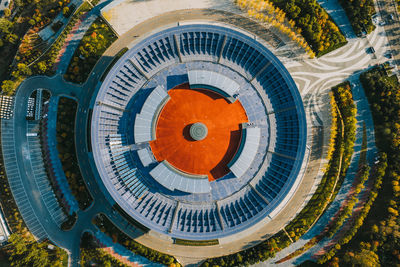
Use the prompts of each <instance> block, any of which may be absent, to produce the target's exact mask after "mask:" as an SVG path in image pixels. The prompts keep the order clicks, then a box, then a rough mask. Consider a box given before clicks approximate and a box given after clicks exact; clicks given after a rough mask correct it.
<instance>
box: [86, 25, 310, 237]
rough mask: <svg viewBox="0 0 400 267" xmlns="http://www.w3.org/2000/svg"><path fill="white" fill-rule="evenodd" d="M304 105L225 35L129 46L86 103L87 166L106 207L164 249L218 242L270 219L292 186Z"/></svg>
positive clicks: (241, 41)
mask: <svg viewBox="0 0 400 267" xmlns="http://www.w3.org/2000/svg"><path fill="white" fill-rule="evenodd" d="M306 139H307V129H306V116H305V111H304V107H303V102H302V99H301V96H300V94H299V92H298V89H297V87H296V85H295V83H294V81H293V79H292V78H291V76H290V75H289V73H288V71H287V70H286V69H285V67H284V66H283V65H282V63H281V62H280V61H279V60H278V59H277V57H276V56H274V55H273V54H272V53H271V52H270V51H269V50H268V49H267V48H266V47H265V46H263V45H262V44H261V43H259V42H258V41H257V40H255V39H254V38H252V37H250V36H248V35H247V34H245V33H243V32H241V31H239V30H235V29H232V28H231V27H229V28H228V27H224V26H216V25H208V24H192V25H184V26H177V27H172V28H168V29H165V30H162V31H159V32H157V33H155V34H153V35H151V36H149V37H147V38H145V39H143V40H141V41H140V42H138V43H136V44H135V45H134V46H133V47H132V48H131V49H130V50H129V51H128V52H126V53H125V54H124V56H123V57H122V58H121V59H120V60H119V61H118V62H117V63H116V64H115V65H114V67H113V68H112V70H111V71H110V72H109V73H108V75H107V77H106V78H105V80H104V82H103V83H102V85H101V88H100V90H99V92H98V94H97V96H96V104H95V106H94V109H93V115H92V121H91V143H92V149H93V156H94V160H95V163H96V167H97V170H98V172H99V174H100V177H101V179H102V182H103V183H104V185H105V186H106V188H107V190H108V192H109V193H110V195H111V196H112V198H113V199H114V200H115V201H116V203H117V204H118V205H119V206H120V207H121V208H122V209H123V210H124V211H125V212H126V213H127V214H128V215H129V216H131V217H132V218H134V219H135V220H136V221H138V222H139V223H141V224H143V225H145V226H146V227H147V228H150V229H152V230H155V231H158V232H160V233H163V234H165V235H168V236H170V237H172V238H181V239H188V240H210V239H220V238H223V237H227V236H231V235H234V234H236V233H239V232H242V231H245V230H246V229H248V228H249V227H252V226H254V225H256V224H258V223H260V222H267V221H268V220H270V219H271V218H273V217H275V216H276V215H277V214H278V213H279V211H280V210H282V208H283V207H284V206H285V205H286V203H287V202H288V201H289V199H290V198H291V196H292V194H293V193H294V192H295V190H296V188H297V186H298V184H299V182H300V181H301V179H302V177H301V175H299V174H300V169H301V166H302V164H303V161H304V160H306V159H305V156H304V155H305V149H306Z"/></svg>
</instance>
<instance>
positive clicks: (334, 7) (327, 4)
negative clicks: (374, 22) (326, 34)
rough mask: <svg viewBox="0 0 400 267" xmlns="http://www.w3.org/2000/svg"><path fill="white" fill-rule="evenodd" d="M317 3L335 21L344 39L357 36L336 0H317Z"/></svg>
mask: <svg viewBox="0 0 400 267" xmlns="http://www.w3.org/2000/svg"><path fill="white" fill-rule="evenodd" d="M317 1H318V3H319V4H320V5H321V6H322V7H323V8H324V9H325V10H326V12H328V14H329V15H330V16H331V17H332V19H333V20H334V21H335V23H336V25H337V26H338V27H339V29H340V30H341V31H342V33H343V35H344V36H345V37H346V39H354V38H357V36H356V35H355V34H354V31H353V27H352V26H351V24H350V21H349V19H348V18H347V15H346V12H345V11H344V9H343V8H342V6H341V5H340V4H339V2H338V0H317Z"/></svg>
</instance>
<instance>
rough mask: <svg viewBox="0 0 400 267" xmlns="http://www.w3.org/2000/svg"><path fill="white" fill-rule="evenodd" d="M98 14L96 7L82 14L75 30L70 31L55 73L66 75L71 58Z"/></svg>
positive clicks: (98, 10) (98, 9)
mask: <svg viewBox="0 0 400 267" xmlns="http://www.w3.org/2000/svg"><path fill="white" fill-rule="evenodd" d="M99 13H100V8H99V7H98V6H96V7H94V8H93V9H92V10H90V11H89V12H88V13H86V14H84V15H83V16H82V17H81V18H80V19H79V21H78V23H77V24H76V27H77V28H76V29H75V30H72V31H71V33H70V34H68V36H67V38H66V43H65V45H64V47H63V50H62V51H63V54H62V56H61V57H60V58H59V62H58V64H57V65H58V66H57V71H56V72H57V73H66V72H67V69H68V66H69V63H70V61H71V59H72V56H73V55H74V53H75V50H76V49H77V48H78V46H79V44H80V42H81V39H82V38H83V36H84V35H85V33H86V32H87V30H88V29H89V28H90V26H91V25H92V23H93V22H94V21H95V20H96V19H97V17H98V16H99Z"/></svg>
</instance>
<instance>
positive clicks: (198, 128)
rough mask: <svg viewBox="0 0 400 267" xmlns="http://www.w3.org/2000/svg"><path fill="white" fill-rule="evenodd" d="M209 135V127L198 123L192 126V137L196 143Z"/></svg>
mask: <svg viewBox="0 0 400 267" xmlns="http://www.w3.org/2000/svg"><path fill="white" fill-rule="evenodd" d="M207 134H208V129H207V126H205V125H204V124H203V123H201V122H196V123H194V124H192V126H190V137H191V138H193V139H194V140H196V141H200V140H203V139H204V138H206V137H207Z"/></svg>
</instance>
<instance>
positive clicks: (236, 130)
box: [150, 84, 248, 180]
mask: <svg viewBox="0 0 400 267" xmlns="http://www.w3.org/2000/svg"><path fill="white" fill-rule="evenodd" d="M168 94H169V95H170V97H171V98H170V99H169V101H168V102H167V103H166V104H165V106H164V108H163V109H162V110H161V112H160V115H159V117H158V121H157V125H156V140H154V141H152V142H150V146H151V150H152V152H153V154H154V156H155V158H156V159H157V161H159V162H160V161H163V160H167V161H168V162H169V163H170V164H171V165H173V166H174V167H175V168H177V169H179V170H181V171H183V172H186V173H190V174H203V175H208V177H209V180H214V179H217V178H220V177H222V176H224V175H225V174H227V173H228V172H229V169H228V167H227V164H228V163H229V161H230V160H231V159H232V158H233V156H234V155H235V153H236V151H237V148H238V147H239V145H240V138H241V128H240V124H241V123H244V122H247V121H248V119H247V115H246V111H245V110H244V108H243V106H242V104H241V103H240V102H239V101H235V102H234V103H230V102H228V101H227V100H226V99H225V98H223V97H222V96H220V95H219V94H216V93H214V92H211V91H209V90H193V89H189V86H188V84H183V85H180V86H177V87H175V88H174V89H171V90H169V91H168ZM198 122H200V123H202V124H204V125H205V126H206V127H207V130H208V133H207V136H206V137H205V138H204V139H202V140H199V141H196V140H194V139H192V138H191V137H190V133H189V132H190V127H191V126H192V125H193V124H194V123H198Z"/></svg>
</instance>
